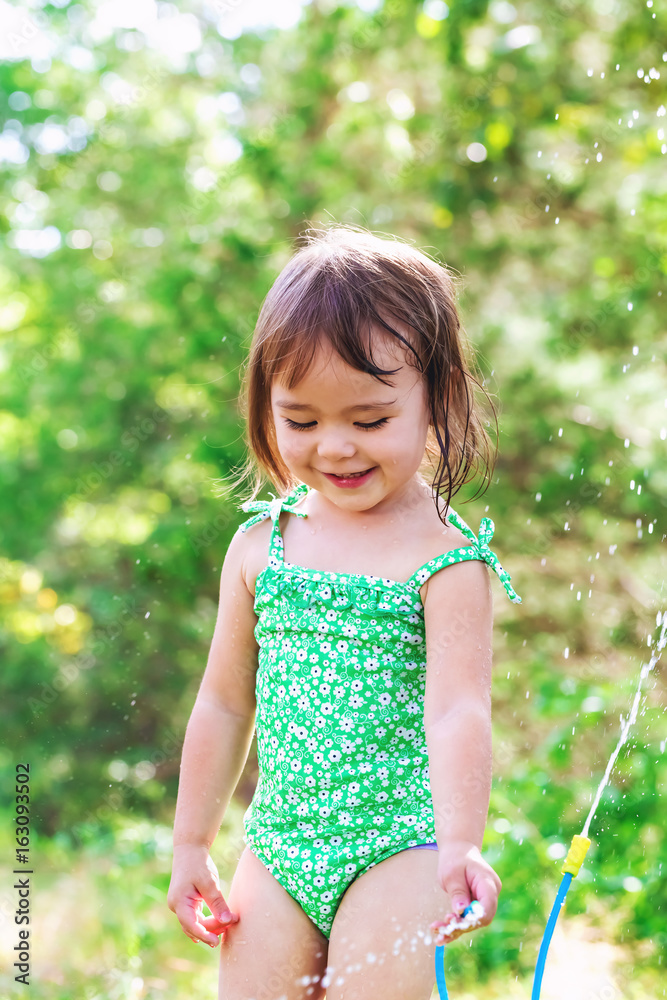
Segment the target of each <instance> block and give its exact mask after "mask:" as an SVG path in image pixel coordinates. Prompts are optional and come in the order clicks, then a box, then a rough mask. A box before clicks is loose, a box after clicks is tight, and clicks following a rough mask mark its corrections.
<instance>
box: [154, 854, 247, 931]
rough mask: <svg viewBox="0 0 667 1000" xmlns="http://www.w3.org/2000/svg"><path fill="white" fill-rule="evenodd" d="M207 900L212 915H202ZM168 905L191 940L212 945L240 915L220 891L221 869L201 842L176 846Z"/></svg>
mask: <svg viewBox="0 0 667 1000" xmlns="http://www.w3.org/2000/svg"><path fill="white" fill-rule="evenodd" d="M204 903H206V904H207V906H208V908H209V910H210V911H211V914H212V916H210V917H203V916H202V912H201V911H202V906H203V904H204ZM167 905H168V906H169V909H170V910H171V911H172V912H173V913H175V914H176V916H177V917H178V919H179V922H180V925H181V927H182V928H183V932H184V933H185V934H187V936H188V937H189V938H190V940H191V941H194V942H195V943H197V942H199V941H204V942H205V943H206V944H209V945H210V946H211V948H215V946H216V945H217V943H218V935H219V934H221V935H222V936H223V938H224V935H225V931H226V930H227V928H228V927H229V925H230V924H233V923H236V922H237V921H238V919H239V917H238V914H235V913H232V912H231V911H230V909H229V907H228V906H227V903H226V902H225V899H224V897H223V895H222V892H221V891H220V880H219V877H218V869H217V868H216V867H215V864H214V863H213V861H212V859H211V856H210V855H209V852H208V850H207V848H206V847H203V846H202V845H199V844H179V845H178V846H176V847H174V860H173V866H172V872H171V882H170V884H169V891H168V893H167Z"/></svg>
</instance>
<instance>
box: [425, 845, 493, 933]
mask: <svg viewBox="0 0 667 1000" xmlns="http://www.w3.org/2000/svg"><path fill="white" fill-rule="evenodd" d="M438 881H439V882H440V885H441V886H442V888H443V889H444V890H445V892H446V893H447V895H448V896H449V898H450V901H451V905H452V910H453V914H454V915H455V916H457V917H458V916H460V914H462V913H463V911H464V910H465V908H466V906H468V905H469V904H470V903H471V902H472V901H473V899H476V900H479V902H480V903H481V904H482V906H483V907H484V916H483V917H482V918H481V920H480V921H479V926H480V927H485V926H486V925H487V924H490V923H491V921H492V920H493V918H494V916H495V915H496V910H497V909H498V894H499V893H500V889H501V887H502V883H501V881H500V879H499V878H498V876H497V875H496V873H495V872H494V870H493V868H492V867H491V865H489V864H487V862H486V861H485V860H484V858H483V857H482V855H481V854H480V852H479V849H478V848H477V847H476V846H475V845H474V844H471V843H468V842H467V841H450V842H447V843H444V844H441V845H440V850H439V852H438ZM448 917H449V918H450V919H451V914H449V915H446V916H445V917H444V919H443V921H437V922H436V924H441V923H444V924H445V925H446V923H447V918H448ZM436 924H432V925H431V926H432V927H433V928H434V927H436ZM443 932H444V935H445V937H446V939H447V940H450V941H453V940H454V937H458V936H459V934H461V933H463V932H462V931H458V932H457V931H455V930H452V932H451V934H447V931H446V930H444V929H443V930H441V931H440V933H441V934H442V933H443Z"/></svg>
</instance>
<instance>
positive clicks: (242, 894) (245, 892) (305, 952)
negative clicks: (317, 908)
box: [218, 847, 328, 1000]
mask: <svg viewBox="0 0 667 1000" xmlns="http://www.w3.org/2000/svg"><path fill="white" fill-rule="evenodd" d="M226 900H227V903H228V904H229V908H230V910H232V911H233V912H234V913H238V915H239V920H238V923H236V924H232V925H231V927H230V928H229V930H228V931H227V933H226V935H225V940H223V941H222V942H221V944H220V978H219V992H218V1000H321V997H322V996H323V995H324V987H323V986H322V985H321V983H320V980H321V978H322V975H323V973H324V970H325V968H326V963H327V947H328V942H327V939H326V938H325V937H324V935H323V934H322V932H321V931H320V930H319V929H318V928H317V927H316V926H315V924H314V923H313V922H312V921H311V920H310V919H309V918H308V917H307V916H306V914H305V913H304V911H303V910H302V909H301V907H300V906H299V904H298V903H297V902H296V900H295V899H293V898H292V896H290V894H289V893H288V892H287V890H286V889H284V888H283V887H282V885H281V884H280V883H279V882H278V881H277V880H276V879H275V878H274V877H273V875H272V874H271V873H270V872H269V871H268V870H267V869H266V868H265V866H264V865H263V864H262V862H261V861H260V860H259V858H258V857H257V856H256V855H255V854H253V853H252V851H251V850H250V849H249V848H248V847H246V848H245V849H244V851H243V853H242V855H241V857H240V859H239V863H238V866H237V868H236V872H235V873H234V878H233V879H232V883H231V886H230V889H229V893H228V894H227V896H226Z"/></svg>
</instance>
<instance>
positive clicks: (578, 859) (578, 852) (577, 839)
mask: <svg viewBox="0 0 667 1000" xmlns="http://www.w3.org/2000/svg"><path fill="white" fill-rule="evenodd" d="M590 846H591V842H590V840H589V839H588V837H581V836H580V835H579V834H577V833H575V835H574V837H573V838H572V843H571V844H570V850H569V851H568V852H567V857H566V858H565V861H564V862H563V867H562V868H561V875H565V874H566V873H568V872H569V874H570V875H572V877H573V878H576V877H577V875H578V874H579V869H580V868H581V866H582V865H583V863H584V858H585V857H586V851H587V850H588V848H589V847H590Z"/></svg>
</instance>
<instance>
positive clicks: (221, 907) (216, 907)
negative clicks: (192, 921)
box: [197, 882, 239, 927]
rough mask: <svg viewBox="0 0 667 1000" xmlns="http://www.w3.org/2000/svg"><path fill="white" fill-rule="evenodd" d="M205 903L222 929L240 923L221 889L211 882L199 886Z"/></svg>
mask: <svg viewBox="0 0 667 1000" xmlns="http://www.w3.org/2000/svg"><path fill="white" fill-rule="evenodd" d="M197 888H198V889H199V892H200V893H201V896H202V899H203V901H204V902H205V903H206V905H207V906H208V908H209V910H210V911H211V914H212V915H213V916H214V917H215V918H216V919H217V921H218V923H219V924H220V926H221V927H226V926H227V925H228V924H235V923H236V922H237V921H238V919H239V918H238V914H236V913H232V911H231V910H230V909H229V907H228V906H227V903H226V902H225V897H224V896H223V895H222V893H221V892H220V887H219V886H218V885H217V884H216V883H215V882H211V883H209V884H206V885H204V886H197Z"/></svg>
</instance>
